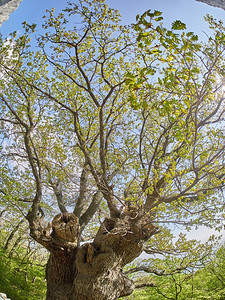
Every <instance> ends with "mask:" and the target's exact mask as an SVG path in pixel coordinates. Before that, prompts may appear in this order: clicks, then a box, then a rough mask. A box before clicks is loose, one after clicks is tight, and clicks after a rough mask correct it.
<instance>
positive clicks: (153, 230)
mask: <svg viewBox="0 0 225 300" xmlns="http://www.w3.org/2000/svg"><path fill="white" fill-rule="evenodd" d="M48 14H49V15H48V17H47V18H46V21H45V23H44V25H43V28H44V29H45V33H44V34H43V35H41V36H39V37H38V47H39V51H38V52H35V51H34V50H32V48H31V46H30V38H31V37H32V36H33V33H34V32H35V25H28V24H26V23H24V28H25V33H24V35H22V36H18V37H17V36H16V34H15V33H13V34H12V35H11V37H10V38H8V39H7V42H4V41H1V58H2V59H1V62H0V66H1V73H2V78H1V82H0V89H1V94H0V101H1V108H0V109H1V114H0V115H1V117H0V121H1V135H0V136H1V140H2V142H1V148H0V151H1V173H2V178H1V187H0V190H1V205H2V207H5V206H6V207H7V209H9V208H10V207H12V209H15V206H16V208H18V210H19V211H20V212H21V213H22V214H23V215H24V216H25V217H26V219H27V220H28V222H29V228H30V235H31V237H33V239H34V240H35V241H37V242H38V243H40V244H41V245H42V246H44V247H45V248H46V249H47V250H49V252H50V257H49V261H48V264H47V268H46V279H47V299H48V300H49V299H54V300H55V299H58V300H60V299H63V300H65V299H70V300H71V299H109V300H110V299H117V298H119V297H122V296H126V295H129V294H131V293H132V291H133V289H134V284H133V282H132V280H130V279H129V278H128V277H127V276H126V275H125V274H124V273H123V271H122V269H123V267H124V266H125V265H126V264H128V263H129V262H132V261H133V260H134V259H135V258H136V257H138V256H139V255H140V254H141V252H142V251H143V245H144V243H145V242H146V241H148V240H149V239H150V238H151V237H153V236H154V235H156V234H157V233H159V231H160V230H162V229H161V228H163V227H165V226H167V224H169V223H174V224H175V223H178V224H186V225H188V226H190V225H196V224H202V223H207V224H208V225H209V226H210V225H211V226H215V224H217V225H218V222H220V219H221V211H222V208H223V202H222V200H221V197H222V188H223V187H224V160H223V157H224V147H225V146H224V143H223V141H224V131H223V127H222V122H223V121H224V119H223V117H224V106H223V104H224V97H223V92H222V90H221V86H222V83H223V81H222V80H223V59H224V49H223V45H224V33H223V32H224V31H223V25H222V24H221V23H218V24H217V23H216V21H214V20H213V19H210V18H208V21H209V23H210V26H211V27H213V29H214V31H215V34H214V36H212V37H210V38H209V40H208V42H207V44H204V43H199V42H198V40H197V37H196V36H195V35H194V34H193V33H185V26H184V24H183V23H182V22H180V21H176V22H174V23H173V25H172V29H171V30H167V29H166V28H164V27H163V25H162V24H161V23H160V22H161V21H162V16H161V13H160V12H158V11H156V12H153V13H152V12H150V11H147V12H146V13H145V14H143V15H142V16H140V17H137V24H136V25H133V26H130V27H129V26H123V25H121V24H120V15H119V13H118V12H117V11H115V10H112V9H110V8H109V7H108V6H106V5H105V2H104V1H103V0H101V1H97V0H93V1H89V0H85V1H79V4H72V3H71V4H68V7H67V8H66V9H64V11H63V13H60V14H59V15H58V16H54V11H53V10H51V11H49V12H48ZM69 18H70V19H71V21H70V22H68V20H69ZM74 23H75V24H76V25H75V26H74ZM179 30H181V31H179ZM177 32H181V33H177ZM58 210H59V211H60V214H58V212H59V211H58ZM54 215H55V217H54V218H53V221H52V223H50V222H47V221H46V220H48V219H49V218H51V217H52V216H54ZM98 225H99V229H98V230H97V227H98ZM85 237H86V238H87V237H88V238H89V240H88V241H86V242H85ZM90 237H93V240H90ZM156 244H157V242H156ZM156 244H155V245H156ZM153 248H154V247H153ZM153 248H152V247H151V245H150V246H148V249H146V250H148V251H151V250H152V249H153Z"/></svg>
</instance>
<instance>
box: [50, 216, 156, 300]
mask: <svg viewBox="0 0 225 300" xmlns="http://www.w3.org/2000/svg"><path fill="white" fill-rule="evenodd" d="M76 224H77V223H76V217H75V216H74V214H69V213H65V214H60V215H57V216H56V217H55V218H54V220H53V222H52V232H51V234H50V236H51V238H52V240H51V246H49V247H48V249H51V250H50V252H51V254H50V257H49V260H48V263H47V268H46V279H47V298H46V299H47V300H95V299H96V300H99V299H101V300H115V299H118V298H119V297H122V296H126V295H130V294H131V293H132V292H133V290H134V288H135V286H134V283H133V282H132V280H130V279H129V278H128V277H127V276H126V275H125V274H123V272H122V268H123V267H124V266H125V265H126V264H127V263H129V262H131V261H133V260H134V259H135V258H136V257H138V256H139V255H140V254H141V252H142V246H143V243H144V241H145V240H146V239H148V238H149V237H150V236H151V235H153V234H155V233H156V231H157V229H156V228H155V227H154V226H153V225H152V224H148V225H146V224H144V221H143V220H141V218H140V219H139V220H137V219H135V218H133V217H132V216H130V215H129V214H122V215H121V217H120V218H106V219H105V221H104V222H103V223H102V224H101V226H100V228H99V230H98V233H97V234H96V237H95V239H94V241H93V242H92V243H86V244H84V245H82V246H79V245H78V243H77V242H76V241H77V240H78V237H77V236H74V235H77V234H78V232H79V231H78V230H77V225H76ZM69 229H70V230H69ZM71 233H72V234H71ZM60 243H61V245H60Z"/></svg>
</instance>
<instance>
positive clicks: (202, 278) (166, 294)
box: [126, 245, 225, 300]
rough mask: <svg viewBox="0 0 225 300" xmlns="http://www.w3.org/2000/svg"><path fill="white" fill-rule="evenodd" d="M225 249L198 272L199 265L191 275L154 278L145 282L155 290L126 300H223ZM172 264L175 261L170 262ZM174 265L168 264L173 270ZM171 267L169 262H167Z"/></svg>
mask: <svg viewBox="0 0 225 300" xmlns="http://www.w3.org/2000/svg"><path fill="white" fill-rule="evenodd" d="M224 251H225V248H224V245H223V246H220V248H219V249H218V250H217V251H216V252H215V253H214V254H212V255H210V256H208V259H207V261H205V262H204V263H203V264H202V266H201V268H200V269H199V270H197V269H198V266H197V265H196V266H195V267H194V268H193V271H192V272H186V270H184V271H181V272H177V273H174V274H172V273H171V274H169V275H168V274H167V275H166V274H162V275H161V276H155V275H151V276H150V278H149V277H148V278H145V279H144V280H145V282H148V281H151V282H154V287H149V288H145V289H142V290H136V291H135V292H134V294H133V295H132V296H130V297H129V298H126V299H152V300H153V299H160V300H163V299H173V300H174V299H178V300H185V299H196V300H200V299H209V300H222V299H224V295H225V290H224V264H225V259H224ZM171 262H172V261H171ZM171 262H170V263H169V264H170V266H171ZM164 263H165V264H167V265H168V260H167V262H166V261H165V262H164Z"/></svg>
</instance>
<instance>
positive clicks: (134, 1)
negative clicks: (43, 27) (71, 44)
mask: <svg viewBox="0 0 225 300" xmlns="http://www.w3.org/2000/svg"><path fill="white" fill-rule="evenodd" d="M74 1H77V0H74ZM106 1H107V3H108V4H109V5H110V6H111V7H112V8H116V9H118V10H119V11H120V13H121V14H122V16H123V22H124V23H132V22H134V21H135V16H136V15H137V14H141V13H143V12H144V11H145V10H147V9H152V10H155V9H157V10H160V11H162V12H163V16H164V20H165V24H166V25H167V26H170V24H171V23H172V22H173V21H174V20H177V19H179V20H181V21H183V22H184V23H186V24H187V28H188V30H189V31H194V32H195V33H197V34H198V35H200V36H201V35H202V32H203V31H207V25H206V23H205V21H204V19H203V16H205V15H206V14H207V13H209V14H212V15H213V16H214V17H215V18H217V19H220V20H224V21H225V11H224V10H222V9H219V8H214V7H211V6H209V5H206V4H204V3H201V2H197V1H195V0H106ZM66 3H67V0H39V1H32V0H23V1H22V3H21V4H20V6H19V8H18V9H17V10H16V11H15V12H14V13H12V14H11V15H10V18H9V20H8V21H6V22H5V23H3V25H2V26H1V28H0V32H1V33H2V34H3V36H7V35H8V34H9V33H10V32H12V31H14V30H17V31H21V23H22V22H23V21H25V20H26V21H27V22H28V23H37V24H41V23H42V16H43V15H44V14H45V10H46V9H50V8H51V7H55V9H56V11H60V10H61V9H62V8H64V7H65V6H66Z"/></svg>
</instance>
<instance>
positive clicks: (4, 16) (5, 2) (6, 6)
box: [0, 0, 22, 27]
mask: <svg viewBox="0 0 225 300" xmlns="http://www.w3.org/2000/svg"><path fill="white" fill-rule="evenodd" d="M20 2H22V0H2V1H0V27H1V25H2V23H4V22H5V21H7V20H8V18H9V15H10V14H11V13H12V12H14V10H16V9H17V8H18V6H19V5H20Z"/></svg>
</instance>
